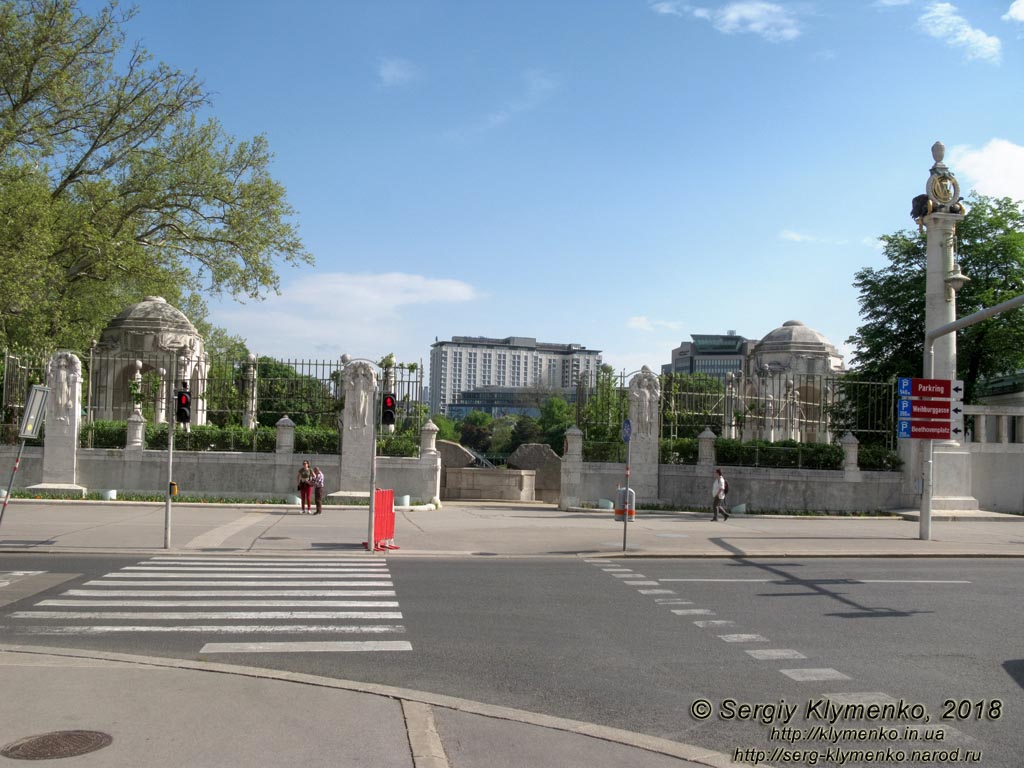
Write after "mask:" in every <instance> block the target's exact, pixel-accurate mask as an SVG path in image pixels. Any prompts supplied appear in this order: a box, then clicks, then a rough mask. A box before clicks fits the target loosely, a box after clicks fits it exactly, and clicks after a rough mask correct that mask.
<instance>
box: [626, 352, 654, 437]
mask: <svg viewBox="0 0 1024 768" xmlns="http://www.w3.org/2000/svg"><path fill="white" fill-rule="evenodd" d="M660 405H661V383H660V382H659V381H658V377H657V376H656V375H655V374H654V373H653V372H652V371H651V369H650V368H648V367H647V366H646V365H645V366H644V367H643V368H641V369H640V373H638V374H637V375H636V376H634V377H633V379H632V380H631V381H630V382H629V419H630V421H631V422H632V424H633V432H634V434H636V435H638V436H650V435H655V436H657V428H658V409H659V406H660Z"/></svg>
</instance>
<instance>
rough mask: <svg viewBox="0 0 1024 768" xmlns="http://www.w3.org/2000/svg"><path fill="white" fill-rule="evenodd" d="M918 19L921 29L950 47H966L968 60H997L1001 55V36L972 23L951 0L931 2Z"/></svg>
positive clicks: (994, 61) (992, 61)
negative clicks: (987, 32)
mask: <svg viewBox="0 0 1024 768" xmlns="http://www.w3.org/2000/svg"><path fill="white" fill-rule="evenodd" d="M917 23H918V27H919V28H920V29H921V30H923V31H924V32H925V33H927V34H929V35H931V36H932V37H934V38H937V39H939V40H942V41H944V42H945V43H946V45H948V46H949V47H950V48H963V49H964V51H965V55H966V56H967V60H968V61H971V60H973V59H981V60H982V61H988V62H990V63H992V64H998V63H999V61H1000V59H1001V58H1002V48H1003V46H1002V43H1001V42H1000V41H999V38H998V37H994V36H992V35H988V34H986V33H985V32H982V31H981V30H980V29H977V28H975V27H972V26H971V24H970V22H968V21H967V19H965V18H964V17H963V16H961V15H960V14H959V13H957V8H956V6H955V5H953V4H952V3H932V4H931V5H929V6H928V8H927V9H926V10H925V12H924V14H923V15H922V16H921V18H920V19H918V21H917Z"/></svg>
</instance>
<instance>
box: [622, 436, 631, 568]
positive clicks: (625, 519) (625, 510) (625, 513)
mask: <svg viewBox="0 0 1024 768" xmlns="http://www.w3.org/2000/svg"><path fill="white" fill-rule="evenodd" d="M631 442H632V441H631V440H627V441H626V501H625V504H623V506H622V551H623V552H625V551H626V531H627V530H629V448H630V444H631Z"/></svg>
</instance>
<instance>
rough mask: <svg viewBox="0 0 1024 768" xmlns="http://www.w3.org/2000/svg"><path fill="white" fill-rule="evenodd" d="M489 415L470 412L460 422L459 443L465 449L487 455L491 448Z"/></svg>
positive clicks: (480, 412)
mask: <svg viewBox="0 0 1024 768" xmlns="http://www.w3.org/2000/svg"><path fill="white" fill-rule="evenodd" d="M491 421H492V419H491V415H490V414H489V413H484V412H483V411H470V412H469V413H467V414H466V418H464V419H463V420H462V427H461V431H460V437H459V442H460V443H462V445H464V446H466V447H467V448H472V449H473V450H475V451H479V452H480V453H487V451H489V450H490V448H491Z"/></svg>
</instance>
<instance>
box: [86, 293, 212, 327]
mask: <svg viewBox="0 0 1024 768" xmlns="http://www.w3.org/2000/svg"><path fill="white" fill-rule="evenodd" d="M108 331H121V332H125V331H131V332H134V333H167V332H171V333H183V334H187V335H190V336H198V335H199V332H198V331H197V330H196V327H195V326H194V325H192V322H191V321H190V320H189V319H188V318H187V317H185V314H184V313H183V312H182V311H181V310H180V309H178V308H177V307H172V306H171V305H170V304H168V303H167V300H166V299H165V298H163V297H162V296H147V297H146V298H144V299H143V300H142V301H140V302H139V303H138V304H132V305H131V306H130V307H128V308H127V309H125V310H124V311H122V312H121V313H120V314H119V315H118V316H117V317H115V318H114V319H113V320H111V321H110V322H109V323H108V324H107V327H106V329H105V330H104V332H103V333H104V335H106V334H107V332H108Z"/></svg>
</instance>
